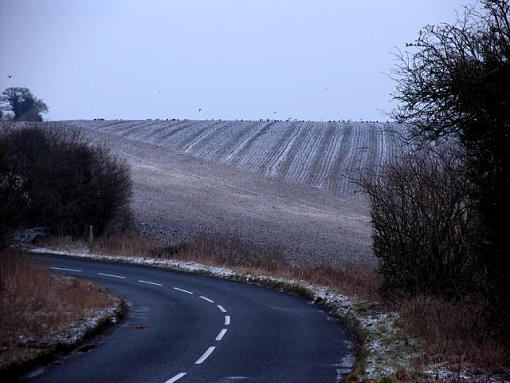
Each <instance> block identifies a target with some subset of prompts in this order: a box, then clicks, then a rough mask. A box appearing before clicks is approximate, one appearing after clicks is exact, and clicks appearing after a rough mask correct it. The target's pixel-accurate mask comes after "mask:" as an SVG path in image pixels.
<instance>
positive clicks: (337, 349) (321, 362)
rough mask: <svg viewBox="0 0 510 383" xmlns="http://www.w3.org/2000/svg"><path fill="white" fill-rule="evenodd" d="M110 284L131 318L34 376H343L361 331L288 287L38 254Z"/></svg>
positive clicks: (182, 380)
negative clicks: (351, 328) (352, 329)
mask: <svg viewBox="0 0 510 383" xmlns="http://www.w3.org/2000/svg"><path fill="white" fill-rule="evenodd" d="M38 259H39V260H40V261H41V262H43V263H45V264H47V265H48V266H50V267H52V268H53V270H55V271H56V272H59V273H64V274H67V275H72V276H75V277H79V278H84V279H87V280H90V281H93V282H96V283H98V284H101V285H103V286H105V287H106V288H107V289H108V290H110V291H112V292H114V293H117V294H119V295H120V296H122V297H123V298H124V299H125V300H126V301H127V302H128V304H129V312H128V315H127V319H126V320H125V321H124V322H123V323H122V324H121V325H120V326H119V327H118V328H116V329H114V330H113V331H109V334H108V335H105V336H100V337H96V338H94V339H92V340H91V341H90V342H88V343H87V344H85V346H82V347H80V349H81V351H80V350H78V351H76V352H73V353H72V354H70V355H68V356H67V357H64V358H63V359H61V360H59V361H57V362H55V363H53V364H51V365H49V366H46V367H44V368H41V369H39V370H38V371H35V372H33V373H32V374H31V375H30V376H29V377H27V378H26V381H28V382H40V383H42V382H52V383H57V382H74V383H78V382H124V383H127V382H154V383H174V382H179V383H192V382H202V383H203V382H235V381H242V382H265V383H268V382H307V383H310V382H337V381H340V380H341V379H342V375H343V374H345V373H348V372H349V365H350V363H352V353H353V351H352V348H353V342H352V335H351V334H350V332H349V331H348V330H347V329H346V327H345V326H344V325H343V324H342V323H339V322H337V321H336V320H334V319H332V318H331V317H330V316H329V315H328V313H327V312H325V310H324V309H323V308H322V307H321V306H317V305H313V304H310V302H307V301H306V300H303V299H301V298H298V297H295V296H291V295H288V294H284V293H280V292H278V291H275V290H272V289H269V288H264V287H258V286H252V285H247V284H242V283H237V282H232V281H225V280H220V279H215V278H210V277H205V276H197V275H190V274H183V273H176V272H170V271H166V270H161V269H155V268H146V267H141V266H133V265H119V264H107V263H100V262H93V261H84V260H77V259H71V258H62V257H49V256H48V257H38Z"/></svg>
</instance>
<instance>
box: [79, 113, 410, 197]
mask: <svg viewBox="0 0 510 383" xmlns="http://www.w3.org/2000/svg"><path fill="white" fill-rule="evenodd" d="M71 123H72V124H74V125H75V126H79V127H82V128H88V129H95V130H97V131H100V132H104V133H109V134H115V135H119V136H123V137H126V138H129V139H135V140H139V141H143V142H146V143H150V144H154V145H158V146H161V147H165V148H169V149H172V150H176V151H179V152H183V153H188V154H191V155H193V156H195V157H198V158H201V159H205V160H212V161H215V162H219V163H223V164H227V165H231V166H234V167H237V168H240V169H243V170H248V171H253V172H258V173H261V174H264V175H267V176H270V177H276V178H280V179H283V180H285V181H288V182H291V183H296V184H305V185H309V186H312V187H316V188H319V189H324V190H329V191H332V192H333V193H335V194H337V195H351V194H353V193H354V192H355V190H356V189H357V186H356V184H355V183H354V182H353V180H352V178H355V177H356V175H357V174H359V172H364V171H366V170H368V169H375V170H377V167H378V166H379V165H381V164H382V163H383V162H384V161H386V160H388V159H391V158H393V157H394V156H395V155H396V154H397V153H398V152H399V151H400V145H401V143H400V139H399V137H400V135H401V134H402V133H404V131H405V129H406V128H405V127H404V126H402V125H399V124H393V123H379V122H377V123H368V122H364V123H361V122H334V121H333V122H326V121H321V122H316V121H311V122H305V121H191V120H170V121H117V120H114V121H72V122H71Z"/></svg>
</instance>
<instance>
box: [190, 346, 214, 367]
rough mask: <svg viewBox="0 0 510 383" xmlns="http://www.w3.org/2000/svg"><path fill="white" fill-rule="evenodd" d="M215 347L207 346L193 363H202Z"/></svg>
mask: <svg viewBox="0 0 510 383" xmlns="http://www.w3.org/2000/svg"><path fill="white" fill-rule="evenodd" d="M215 348H216V347H209V348H208V349H207V351H206V352H204V355H202V356H201V357H200V358H198V360H197V361H196V362H195V364H202V363H203V362H204V361H205V360H206V359H207V358H208V357H209V355H211V354H212V352H213V351H214V349H215Z"/></svg>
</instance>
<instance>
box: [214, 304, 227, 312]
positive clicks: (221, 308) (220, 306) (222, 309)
mask: <svg viewBox="0 0 510 383" xmlns="http://www.w3.org/2000/svg"><path fill="white" fill-rule="evenodd" d="M216 307H218V308H219V309H220V311H221V312H222V313H226V312H227V310H225V308H224V307H223V306H222V305H216Z"/></svg>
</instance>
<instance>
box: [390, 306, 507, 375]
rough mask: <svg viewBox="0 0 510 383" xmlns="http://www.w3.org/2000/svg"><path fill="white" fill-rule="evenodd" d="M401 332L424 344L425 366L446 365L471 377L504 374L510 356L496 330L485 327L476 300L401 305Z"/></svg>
mask: <svg viewBox="0 0 510 383" xmlns="http://www.w3.org/2000/svg"><path fill="white" fill-rule="evenodd" d="M399 311H400V315H401V323H402V325H403V326H404V328H406V329H408V330H409V331H410V332H411V333H413V334H416V335H417V336H419V337H420V338H421V339H423V340H424V343H425V347H426V352H427V355H426V356H425V360H424V361H426V362H436V363H438V362H439V363H440V362H445V361H446V362H447V363H448V365H449V366H450V368H453V370H454V371H455V369H457V370H459V371H460V369H461V368H467V369H468V370H471V372H473V373H477V374H482V375H483V374H484V373H485V374H486V373H488V372H490V373H492V374H501V373H504V371H503V369H502V368H503V367H505V368H506V369H507V371H506V373H507V374H508V372H509V371H508V366H510V353H509V349H508V344H506V343H505V341H504V340H503V339H504V338H502V337H500V336H498V331H497V328H495V327H494V326H492V325H491V324H490V323H487V321H486V319H485V316H484V307H483V305H481V304H480V303H479V300H477V299H465V300H463V301H460V302H445V301H442V300H439V299H437V298H430V297H418V298H414V299H408V300H405V301H403V302H401V304H400V310H399Z"/></svg>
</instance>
